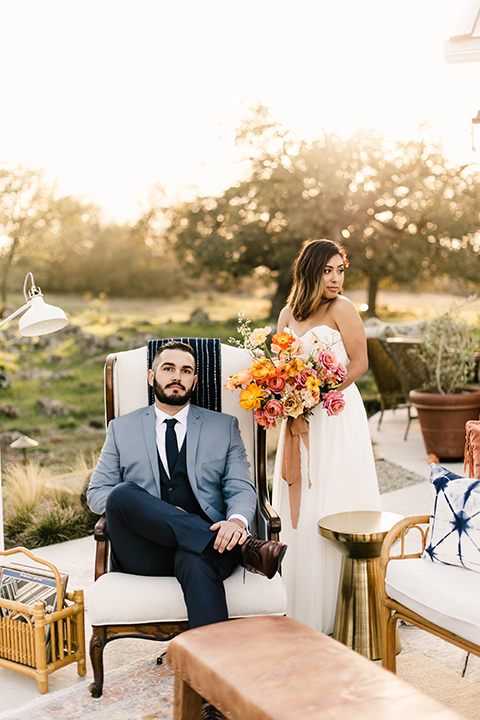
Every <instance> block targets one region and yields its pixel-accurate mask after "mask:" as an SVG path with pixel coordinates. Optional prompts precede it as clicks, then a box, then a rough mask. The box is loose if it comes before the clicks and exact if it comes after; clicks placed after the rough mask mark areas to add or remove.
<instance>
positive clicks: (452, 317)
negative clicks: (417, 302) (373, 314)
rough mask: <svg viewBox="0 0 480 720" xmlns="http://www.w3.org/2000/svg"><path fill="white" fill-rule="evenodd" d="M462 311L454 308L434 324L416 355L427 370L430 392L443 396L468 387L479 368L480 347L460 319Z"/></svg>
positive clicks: (415, 352)
mask: <svg viewBox="0 0 480 720" xmlns="http://www.w3.org/2000/svg"><path fill="white" fill-rule="evenodd" d="M472 299H474V298H472ZM463 304H464V303H463ZM461 307H462V306H461V305H458V304H457V305H452V307H451V308H450V309H448V310H446V311H444V312H442V313H440V314H438V315H437V317H435V318H434V319H433V320H430V321H429V322H428V323H427V327H426V329H425V332H424V334H423V342H422V343H421V344H420V345H419V347H418V348H416V349H415V350H414V351H413V352H414V354H415V357H416V358H417V359H418V360H419V361H420V362H421V363H423V365H424V366H425V370H426V375H427V383H426V388H435V389H436V390H437V391H438V392H439V393H440V394H442V395H445V394H451V393H454V392H455V391H456V390H458V389H459V388H461V387H462V386H464V385H466V384H467V383H468V380H469V378H470V376H471V373H472V370H473V367H474V364H475V350H476V349H477V347H478V346H477V342H476V340H475V338H474V335H473V334H472V332H471V329H470V327H469V326H468V325H467V324H466V323H465V322H464V321H462V320H461V318H460V317H459V310H460V308H461Z"/></svg>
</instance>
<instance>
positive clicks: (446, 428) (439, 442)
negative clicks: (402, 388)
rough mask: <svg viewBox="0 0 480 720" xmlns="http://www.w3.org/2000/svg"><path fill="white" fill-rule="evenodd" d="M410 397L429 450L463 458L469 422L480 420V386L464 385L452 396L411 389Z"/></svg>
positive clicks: (436, 453)
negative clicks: (464, 386)
mask: <svg viewBox="0 0 480 720" xmlns="http://www.w3.org/2000/svg"><path fill="white" fill-rule="evenodd" d="M409 396H410V400H411V402H412V405H413V406H414V407H415V408H416V409H417V412H418V419H419V421H420V428H421V430H422V435H423V442H424V443H425V449H426V451H427V453H428V454H430V453H433V454H435V455H437V456H438V457H439V458H462V457H463V454H464V450H465V423H466V422H467V420H478V419H479V415H480V388H477V387H472V388H462V389H461V390H458V391H457V392H455V393H452V394H451V395H440V394H439V393H438V392H437V391H436V390H411V391H410V395H409Z"/></svg>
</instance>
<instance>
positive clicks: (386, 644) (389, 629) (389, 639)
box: [382, 608, 398, 673]
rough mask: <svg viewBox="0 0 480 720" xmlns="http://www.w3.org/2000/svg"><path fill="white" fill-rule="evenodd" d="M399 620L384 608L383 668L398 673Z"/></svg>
mask: <svg viewBox="0 0 480 720" xmlns="http://www.w3.org/2000/svg"><path fill="white" fill-rule="evenodd" d="M397 622H398V620H397V618H396V617H395V615H394V614H392V611H391V610H390V609H389V608H383V623H382V666H383V667H384V668H385V669H386V670H390V672H393V673H396V672H397Z"/></svg>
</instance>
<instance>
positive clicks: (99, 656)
mask: <svg viewBox="0 0 480 720" xmlns="http://www.w3.org/2000/svg"><path fill="white" fill-rule="evenodd" d="M101 632H102V631H101V629H100V633H101ZM105 645H106V642H105V638H104V636H103V634H98V635H97V633H96V631H95V629H94V630H93V634H92V637H91V638H90V662H91V663H92V669H93V682H92V683H90V687H89V690H90V693H91V695H92V697H94V698H99V697H100V696H101V695H102V692H103V649H104V647H105Z"/></svg>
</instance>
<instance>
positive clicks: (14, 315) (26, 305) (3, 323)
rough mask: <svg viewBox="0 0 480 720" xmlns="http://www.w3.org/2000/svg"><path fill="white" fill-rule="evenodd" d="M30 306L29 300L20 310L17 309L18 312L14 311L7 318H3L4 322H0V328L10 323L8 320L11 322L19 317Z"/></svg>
mask: <svg viewBox="0 0 480 720" xmlns="http://www.w3.org/2000/svg"><path fill="white" fill-rule="evenodd" d="M31 304H32V301H31V300H29V301H28V302H26V303H25V305H22V307H21V308H18V310H15V312H13V313H12V314H11V315H9V316H8V317H7V318H5V320H2V321H1V322H0V328H1V327H3V326H4V325H6V324H7V323H8V322H10V320H13V319H14V318H16V317H18V316H19V315H21V314H22V313H23V312H25V310H28V308H29V307H30V306H31Z"/></svg>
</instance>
